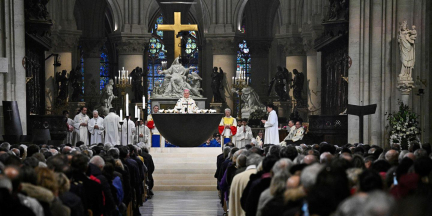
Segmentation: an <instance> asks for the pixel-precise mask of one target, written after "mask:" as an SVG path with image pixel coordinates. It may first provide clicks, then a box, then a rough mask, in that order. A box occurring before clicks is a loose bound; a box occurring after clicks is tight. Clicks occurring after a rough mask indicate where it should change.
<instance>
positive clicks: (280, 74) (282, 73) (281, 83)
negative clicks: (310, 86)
mask: <svg viewBox="0 0 432 216" xmlns="http://www.w3.org/2000/svg"><path fill="white" fill-rule="evenodd" d="M277 69H278V71H277V72H276V74H275V76H274V77H273V79H272V80H271V81H270V86H269V89H268V92H267V95H268V96H270V93H271V90H272V88H273V84H275V83H276V84H275V91H276V93H277V95H278V96H279V101H287V100H288V93H287V92H286V88H285V85H286V83H288V76H289V75H288V73H289V72H288V70H287V69H286V68H285V69H282V67H281V66H278V67H277Z"/></svg>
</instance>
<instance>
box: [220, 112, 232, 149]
mask: <svg viewBox="0 0 432 216" xmlns="http://www.w3.org/2000/svg"><path fill="white" fill-rule="evenodd" d="M218 129H219V133H220V135H221V137H222V138H221V141H222V146H223V145H224V144H226V143H228V142H232V138H233V136H235V135H236V133H237V120H236V119H235V118H233V117H232V116H231V109H229V108H226V109H225V116H224V117H222V119H221V122H220V123H219V128H218Z"/></svg>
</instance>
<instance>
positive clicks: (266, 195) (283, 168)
mask: <svg viewBox="0 0 432 216" xmlns="http://www.w3.org/2000/svg"><path fill="white" fill-rule="evenodd" d="M293 165H294V163H293V162H292V161H291V160H290V159H288V158H282V159H280V160H279V161H278V162H276V163H275V165H274V166H273V168H272V171H271V174H272V180H271V182H270V187H269V188H267V189H266V190H265V191H263V192H262V193H261V196H260V198H259V201H258V207H257V214H256V215H257V216H261V215H262V214H263V209H264V208H265V206H266V205H267V204H269V202H276V203H277V204H276V205H277V206H279V205H278V204H282V206H283V202H284V200H283V193H284V192H285V189H286V185H287V184H286V182H287V180H288V178H289V177H290V176H291V173H290V172H289V170H290V168H291V167H292V166H293ZM274 204H275V203H272V204H271V205H274Z"/></svg>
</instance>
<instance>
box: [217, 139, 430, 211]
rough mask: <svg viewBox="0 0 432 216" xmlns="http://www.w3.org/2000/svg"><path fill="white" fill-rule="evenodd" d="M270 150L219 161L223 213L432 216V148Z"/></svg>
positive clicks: (228, 153) (234, 151)
mask: <svg viewBox="0 0 432 216" xmlns="http://www.w3.org/2000/svg"><path fill="white" fill-rule="evenodd" d="M265 146H266V147H264V148H259V147H256V146H251V145H246V146H245V147H244V148H240V149H239V148H237V147H234V146H233V145H232V144H231V143H228V144H227V145H226V146H225V147H224V148H223V153H222V154H220V155H218V157H217V170H216V173H215V178H217V182H218V187H217V188H218V191H219V198H220V203H221V205H222V208H223V210H224V215H230V216H242V215H247V216H254V215H258V216H265V215H268V216H274V215H284V216H289V215H293V216H294V215H320V216H326V215H336V216H352V215H368V216H374V215H377V216H378V215H414V216H417V215H418V216H420V215H432V205H430V203H431V201H432V181H431V177H432V176H431V175H432V173H431V171H432V159H431V157H432V154H431V146H430V144H428V143H426V144H422V145H420V144H419V143H416V142H413V143H411V144H410V145H403V146H401V145H399V144H392V145H391V146H390V147H388V148H382V147H380V146H377V145H372V146H371V145H366V144H346V145H344V146H336V145H331V144H329V143H326V142H322V143H320V144H313V145H305V144H301V145H299V146H294V145H290V144H289V145H287V146H280V145H271V146H267V145H265Z"/></svg>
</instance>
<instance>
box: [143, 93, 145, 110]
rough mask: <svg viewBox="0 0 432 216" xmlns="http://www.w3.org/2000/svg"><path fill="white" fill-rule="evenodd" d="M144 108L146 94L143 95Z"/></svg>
mask: <svg viewBox="0 0 432 216" xmlns="http://www.w3.org/2000/svg"><path fill="white" fill-rule="evenodd" d="M142 102H143V108H144V106H145V96H144V95H143V101H142Z"/></svg>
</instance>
